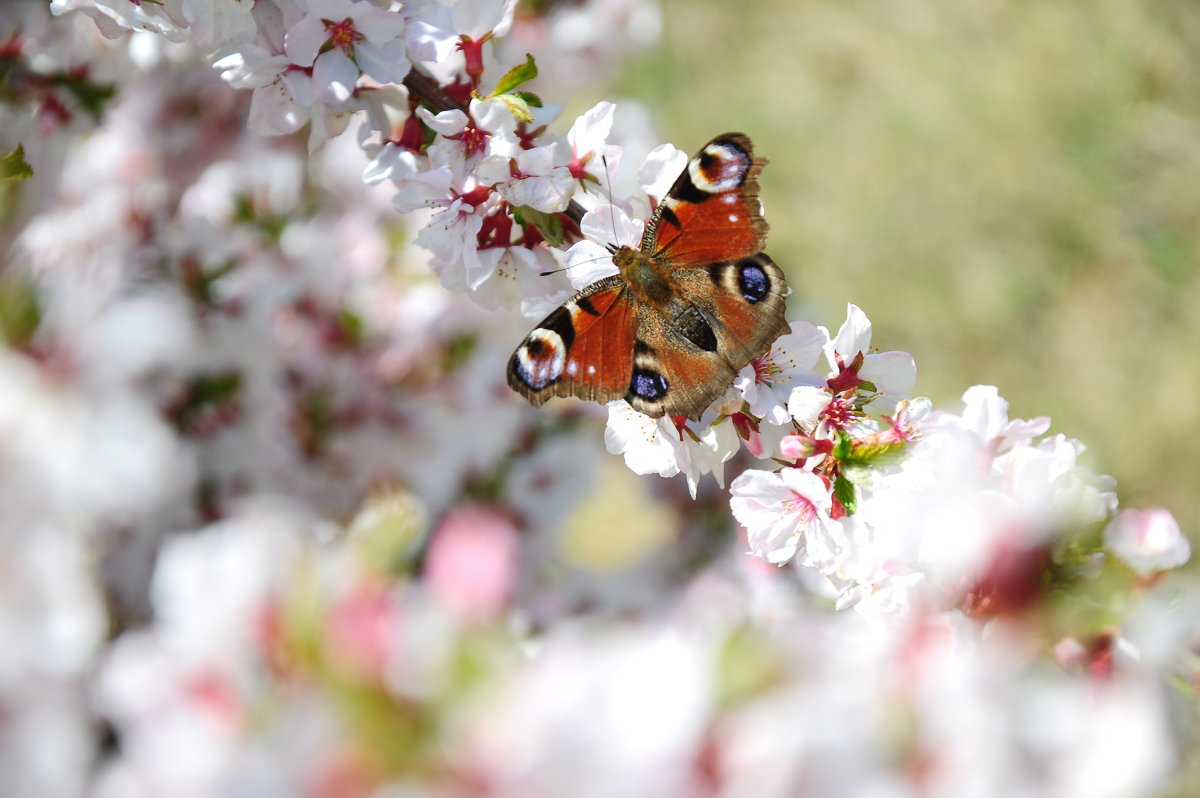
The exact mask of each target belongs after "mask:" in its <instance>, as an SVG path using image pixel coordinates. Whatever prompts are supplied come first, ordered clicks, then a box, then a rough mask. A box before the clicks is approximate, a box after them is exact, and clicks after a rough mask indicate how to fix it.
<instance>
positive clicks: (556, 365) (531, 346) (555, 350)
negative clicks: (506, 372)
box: [515, 327, 574, 391]
mask: <svg viewBox="0 0 1200 798" xmlns="http://www.w3.org/2000/svg"><path fill="white" fill-rule="evenodd" d="M566 351H567V348H566V346H565V345H564V344H563V339H562V336H560V335H559V334H558V333H556V332H554V331H553V330H547V329H544V328H540V327H539V328H538V329H536V330H534V331H533V332H531V333H530V334H529V338H528V340H527V341H526V342H525V344H524V345H522V346H521V348H519V349H518V350H517V355H516V364H515V366H516V368H515V372H516V376H517V378H518V379H520V380H521V382H523V383H525V384H526V385H527V386H529V387H530V388H532V389H533V390H535V391H538V390H541V389H542V388H545V387H546V386H547V385H549V384H550V383H552V382H554V381H555V380H557V379H558V378H559V377H561V376H562V373H563V364H564V362H565V360H566ZM572 365H574V362H573V361H572Z"/></svg>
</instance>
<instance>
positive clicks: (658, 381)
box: [629, 370, 668, 402]
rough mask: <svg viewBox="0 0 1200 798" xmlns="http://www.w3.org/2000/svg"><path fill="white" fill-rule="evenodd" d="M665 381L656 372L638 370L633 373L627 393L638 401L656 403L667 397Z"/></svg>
mask: <svg viewBox="0 0 1200 798" xmlns="http://www.w3.org/2000/svg"><path fill="white" fill-rule="evenodd" d="M667 387H668V386H667V380H666V378H665V377H663V375H661V374H659V373H658V372H657V371H646V370H638V371H635V372H633V379H632V380H631V381H630V383H629V393H630V394H631V395H633V396H636V397H638V398H639V399H647V400H649V401H652V402H654V401H658V400H659V399H662V398H663V397H664V396H666V395H667Z"/></svg>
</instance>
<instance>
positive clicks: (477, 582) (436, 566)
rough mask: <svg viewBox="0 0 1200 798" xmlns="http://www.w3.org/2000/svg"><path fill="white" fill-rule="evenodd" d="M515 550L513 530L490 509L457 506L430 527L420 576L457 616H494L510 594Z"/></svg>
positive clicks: (476, 618) (472, 619) (485, 618)
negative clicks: (428, 541)
mask: <svg viewBox="0 0 1200 798" xmlns="http://www.w3.org/2000/svg"><path fill="white" fill-rule="evenodd" d="M516 554H517V537H516V530H515V529H514V528H513V526H512V523H511V522H509V521H508V520H507V519H506V518H505V517H504V516H503V515H502V514H500V513H499V512H498V511H497V510H496V509H495V508H486V507H480V506H475V507H461V508H458V509H455V510H452V511H451V512H450V513H449V514H448V515H447V516H446V517H445V518H443V519H442V522H441V523H440V524H439V525H438V527H437V529H436V530H434V533H433V539H432V541H431V542H430V546H429V553H428V554H427V555H426V559H425V579H426V581H427V583H428V585H429V590H430V592H431V593H432V594H433V595H434V596H435V597H436V598H437V599H438V600H439V601H441V602H442V603H443V604H445V605H446V607H447V608H449V609H450V610H451V611H452V612H454V613H455V614H456V615H457V616H458V617H459V618H461V619H462V620H464V621H469V622H476V623H478V622H481V621H488V620H493V619H495V618H498V617H499V616H500V615H501V614H502V612H503V611H504V609H505V607H506V606H507V604H508V602H509V600H510V599H511V597H512V593H513V583H514V581H515V579H516V565H517V563H516Z"/></svg>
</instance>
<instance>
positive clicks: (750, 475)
mask: <svg viewBox="0 0 1200 798" xmlns="http://www.w3.org/2000/svg"><path fill="white" fill-rule="evenodd" d="M729 495H730V499H729V506H730V509H731V510H732V511H733V517H734V518H736V519H737V520H738V523H739V524H741V525H742V526H744V527H745V528H746V537H747V541H748V542H749V544H750V552H751V553H752V554H754V555H755V556H757V557H761V558H762V559H764V560H766V561H767V562H770V563H775V564H781V563H785V562H787V561H788V560H790V559H792V558H793V557H797V556H799V557H800V559H801V561H802V562H804V563H805V564H807V565H818V566H819V567H821V568H822V570H832V569H833V568H834V567H835V563H836V558H837V556H838V555H839V554H840V552H841V549H842V544H841V543H840V542H839V538H840V537H841V530H840V527H839V525H838V524H837V522H835V521H833V520H832V519H831V518H830V515H829V513H830V510H831V509H832V506H831V501H830V498H829V488H828V487H827V486H826V485H825V483H824V481H822V480H821V478H820V477H819V476H817V475H816V474H814V473H812V472H811V471H806V470H804V469H801V468H784V469H781V470H780V471H778V472H770V471H758V470H754V469H751V470H748V471H745V472H743V473H742V474H741V476H739V477H738V478H737V479H735V480H734V481H733V483H732V484H731V485H730V486H729Z"/></svg>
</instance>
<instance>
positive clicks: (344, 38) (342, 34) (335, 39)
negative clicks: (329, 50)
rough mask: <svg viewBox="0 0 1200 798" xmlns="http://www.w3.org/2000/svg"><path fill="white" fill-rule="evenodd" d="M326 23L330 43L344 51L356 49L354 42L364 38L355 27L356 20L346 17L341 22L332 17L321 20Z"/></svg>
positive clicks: (348, 51)
mask: <svg viewBox="0 0 1200 798" xmlns="http://www.w3.org/2000/svg"><path fill="white" fill-rule="evenodd" d="M321 21H322V22H324V23H325V31H326V32H327V33H328V34H329V43H330V44H332V45H333V46H334V47H336V48H338V49H339V50H341V51H342V52H344V53H350V52H353V50H354V43H355V42H357V41H358V40H359V39H362V38H363V35H362V34H361V33H359V32H358V31H357V30H356V29H355V27H354V20H353V19H351V18H350V17H346V18H345V19H343V20H342V21H341V22H334V21H333V20H331V19H323V20H321Z"/></svg>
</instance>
